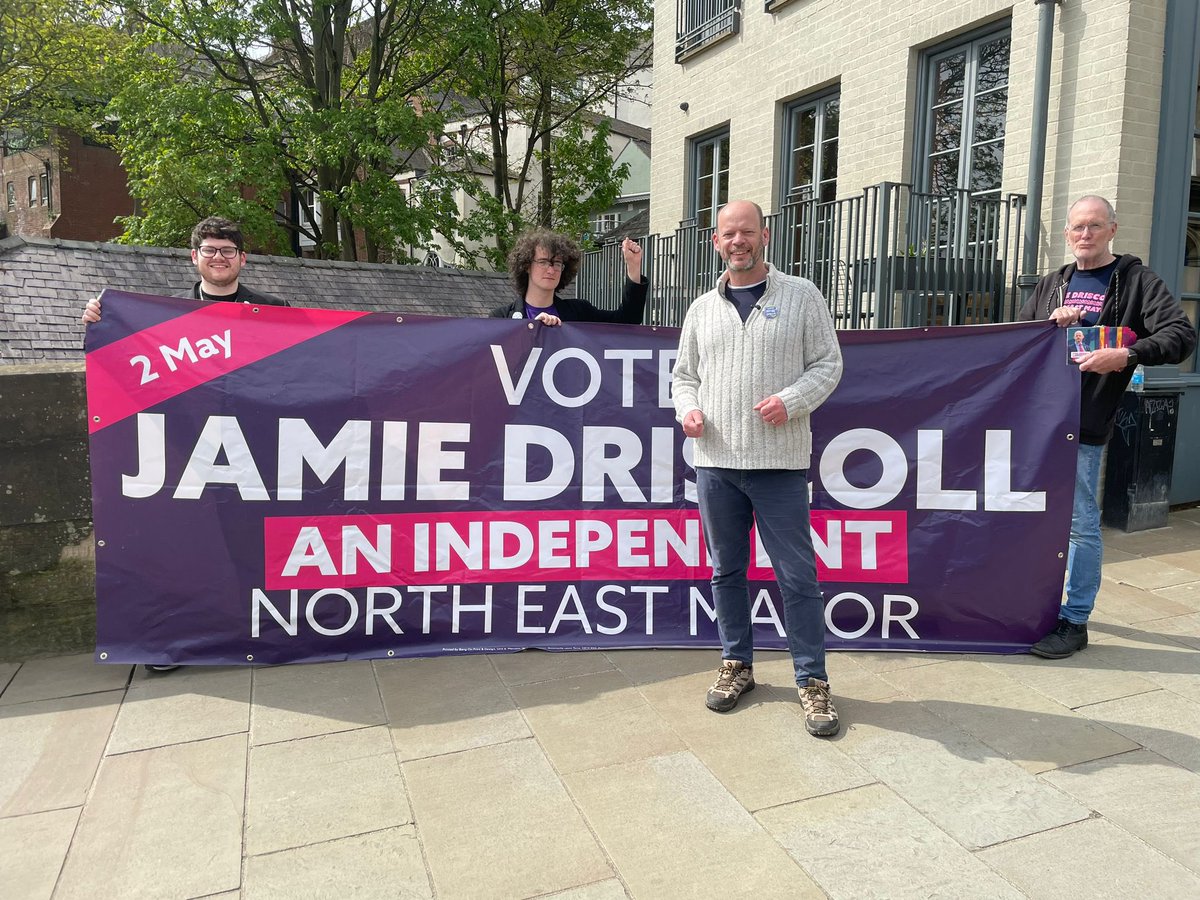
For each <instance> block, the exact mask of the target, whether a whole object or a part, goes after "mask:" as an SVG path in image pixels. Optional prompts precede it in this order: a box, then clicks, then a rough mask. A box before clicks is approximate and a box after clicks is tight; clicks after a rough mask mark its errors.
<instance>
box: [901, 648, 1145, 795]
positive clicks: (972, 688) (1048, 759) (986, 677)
mask: <svg viewBox="0 0 1200 900" xmlns="http://www.w3.org/2000/svg"><path fill="white" fill-rule="evenodd" d="M1012 668H1013V667H1011V666H1010V667H1009V668H1008V670H1007V671H1012ZM886 678H887V679H888V680H889V681H891V682H892V683H893V684H895V685H896V686H897V687H898V688H901V689H903V691H904V692H905V693H906V694H908V695H909V696H910V697H912V698H913V699H915V700H918V701H920V702H921V703H922V705H924V706H925V707H926V708H927V709H929V710H930V711H931V712H933V713H934V714H935V715H939V716H941V717H942V718H944V719H947V720H948V721H950V722H953V723H954V724H956V725H958V726H959V727H960V728H961V729H962V730H963V731H965V732H967V733H968V734H970V735H973V736H974V737H976V738H978V739H979V740H981V741H983V743H985V744H987V745H988V746H989V747H991V748H993V749H994V750H997V751H999V752H1000V754H1001V755H1002V756H1003V757H1004V758H1005V759H1010V760H1012V761H1013V762H1015V763H1017V764H1018V765H1019V766H1021V768H1023V769H1025V770H1026V771H1027V772H1033V773H1037V772H1044V771H1046V770H1048V769H1057V768H1062V767H1063V766H1069V765H1073V764H1075V763H1080V762H1084V761H1086V760H1089V759H1101V758H1103V757H1106V756H1115V755H1116V754H1118V753H1126V752H1128V751H1130V750H1136V749H1137V746H1138V745H1137V744H1135V743H1133V742H1132V741H1131V740H1129V739H1128V738H1125V737H1122V736H1121V735H1119V734H1117V733H1116V732H1115V731H1111V730H1109V729H1107V728H1105V727H1104V726H1103V725H1098V724H1096V723H1095V722H1093V721H1091V720H1090V719H1088V718H1087V717H1086V716H1082V715H1079V714H1077V713H1074V712H1073V711H1072V710H1070V709H1069V708H1067V707H1065V706H1063V705H1062V704H1060V703H1055V702H1054V701H1053V700H1050V699H1048V698H1047V697H1045V696H1044V695H1043V694H1040V693H1039V692H1037V691H1035V690H1034V689H1032V688H1030V687H1028V686H1026V685H1024V684H1022V683H1021V682H1020V681H1018V680H1015V679H1013V678H1010V677H1008V675H1007V674H1006V671H1005V670H1002V669H996V668H989V667H988V666H986V665H985V664H984V663H981V662H969V661H965V660H964V661H961V662H954V663H945V664H943V665H939V666H925V667H923V668H920V669H902V670H900V671H897V672H890V673H888V675H887V676H886Z"/></svg>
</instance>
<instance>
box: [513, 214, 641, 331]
mask: <svg viewBox="0 0 1200 900" xmlns="http://www.w3.org/2000/svg"><path fill="white" fill-rule="evenodd" d="M621 255H622V256H623V257H624V258H625V286H624V290H623V291H622V293H621V305H620V306H619V307H618V308H617V309H599V308H597V307H596V306H593V305H592V304H591V303H589V302H588V301H586V300H577V299H573V298H571V297H560V296H559V295H558V292H559V291H560V290H561V289H562V288H564V287H566V286H567V285H569V284H570V283H571V282H572V281H573V280H574V279H575V275H576V273H578V271H579V260H580V258H581V254H580V252H579V245H578V244H576V243H575V242H574V241H573V240H571V239H570V238H569V237H567V236H566V235H565V234H559V233H557V232H554V231H549V230H547V229H544V228H536V229H534V230H532V231H527V232H525V233H524V234H523V235H521V236H520V237H519V238H517V242H516V244H515V245H514V246H513V248H512V251H511V252H510V253H509V254H508V274H509V277H510V278H511V279H512V283H513V287H514V288H516V292H517V296H516V297H514V298H513V300H512V302H511V303H507V304H505V305H504V306H498V307H496V308H495V309H493V310H492V317H493V318H498V319H534V320H535V321H538V322H541V323H542V324H543V325H552V326H553V325H561V324H562V323H563V322H619V323H624V324H627V325H640V324H642V316H643V315H644V313H645V311H646V293H647V291H648V290H649V288H650V282H649V281H647V280H646V279H645V277H643V275H642V248H641V247H640V246H639V245H638V243H637V241H632V240H630V239H629V238H625V240H624V241H622V242H621Z"/></svg>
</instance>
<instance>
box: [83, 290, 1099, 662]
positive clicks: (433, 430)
mask: <svg viewBox="0 0 1200 900" xmlns="http://www.w3.org/2000/svg"><path fill="white" fill-rule="evenodd" d="M677 339H678V330H677V329H671V328H649V327H630V326H605V325H581V324H567V325H564V326H563V327H561V328H546V327H543V326H540V325H533V324H531V323H527V322H522V321H513V320H507V319H444V318H435V317H427V316H407V315H405V316H398V315H390V314H370V315H358V314H346V313H336V312H323V311H316V310H298V309H297V310H294V309H282V308H280V309H276V308H271V309H267V308H262V309H259V308H257V307H249V306H246V305H243V304H204V305H203V306H198V305H197V304H196V303H194V302H191V301H187V300H169V299H165V298H153V297H145V296H141V295H136V294H126V293H119V292H114V291H108V292H106V293H105V295H104V319H103V321H102V322H100V323H98V324H96V325H92V326H90V327H89V328H88V339H87V340H88V343H87V348H88V357H87V367H88V400H89V416H90V418H91V423H90V424H91V428H92V435H91V464H92V491H93V515H94V520H95V536H96V603H97V658H98V659H99V660H101V661H107V662H119V663H130V662H148V663H167V662H176V663H184V664H218V663H221V664H225V663H254V664H259V663H266V664H274V663H284V662H298V661H312V660H334V659H347V658H376V657H393V656H394V657H403V656H424V655H435V654H445V653H463V652H466V653H473V652H503V651H510V650H519V649H523V648H528V647H539V648H543V649H553V650H574V649H585V648H587V649H595V648H621V647H717V646H719V642H718V640H717V635H716V625H715V622H714V618H715V617H714V613H713V606H712V597H711V592H710V589H709V584H708V577H709V574H710V571H709V569H708V566H707V562H706V558H705V551H704V547H703V540H702V536H701V532H700V524H699V518H698V515H697V513H696V504H695V487H694V483H693V482H694V472H693V470H692V469H691V467H690V465H689V460H690V459H691V446H690V445H691V442H690V440H686V439H685V438H684V437H683V435H682V432H681V431H680V429H679V427H678V425H677V424H676V423H675V421H674V410H673V407H672V405H671V400H670V373H671V367H672V365H673V363H674V358H675V348H676V342H677ZM839 339H840V340H841V344H842V352H843V354H844V357H845V375H844V377H843V380H842V383H841V385H840V386H839V387H838V389H837V391H835V393H834V394H833V396H832V397H831V398H830V399H829V400H828V401H827V402H826V403H825V405H824V406H822V407H821V409H820V410H819V411H818V413H817V415H816V416H815V417H814V456H813V464H812V468H811V469H810V471H809V478H810V482H811V485H812V506H813V514H812V531H813V538H814V544H815V545H816V550H817V565H818V576H819V578H820V580H821V583H822V588H823V590H824V592H825V600H826V625H827V629H828V645H829V647H830V648H831V649H889V650H907V651H922V650H930V651H949V650H955V651H976V652H979V651H982V652H1017V651H1021V650H1024V649H1026V648H1028V646H1029V645H1030V644H1031V643H1032V642H1033V641H1035V640H1037V639H1038V638H1039V637H1040V636H1041V635H1042V634H1044V633H1045V632H1046V631H1047V630H1048V629H1049V628H1050V627H1051V626H1052V625H1053V623H1054V620H1055V617H1056V615H1057V609H1058V602H1059V596H1060V594H1061V590H1062V580H1063V571H1064V566H1065V561H1066V551H1067V536H1068V529H1069V522H1070V514H1071V496H1072V491H1073V474H1072V473H1073V471H1074V466H1075V448H1076V444H1075V438H1076V435H1075V432H1076V430H1077V428H1078V404H1079V400H1078V397H1079V387H1078V382H1079V375H1078V372H1077V371H1076V370H1075V368H1074V367H1072V366H1069V365H1067V364H1065V363H1064V362H1063V355H1062V345H1061V334H1060V333H1059V332H1058V331H1057V330H1056V329H1054V328H1053V327H1050V326H1049V325H1047V324H1042V323H1031V324H1022V325H994V326H986V327H971V328H925V329H898V330H887V331H852V332H842V333H840V334H839ZM755 546H756V554H755V557H754V560H753V564H752V568H751V571H750V577H751V579H752V583H751V595H752V607H753V610H754V618H755V628H756V644H757V646H759V647H762V648H782V647H785V646H786V641H785V640H784V638H783V633H782V625H781V621H782V607H781V606H780V604H779V602H778V594H777V591H776V585H775V582H774V579H773V577H772V572H771V568H770V561H769V559H767V557H766V555H765V554H764V553H763V552H762V550H761V547H758V545H757V541H756V545H755Z"/></svg>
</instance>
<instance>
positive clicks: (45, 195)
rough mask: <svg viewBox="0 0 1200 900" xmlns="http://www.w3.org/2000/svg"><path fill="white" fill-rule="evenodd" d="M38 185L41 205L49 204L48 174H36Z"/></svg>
mask: <svg viewBox="0 0 1200 900" xmlns="http://www.w3.org/2000/svg"><path fill="white" fill-rule="evenodd" d="M38 186H39V187H40V188H41V191H42V206H48V205H49V204H50V174H49V173H48V172H43V173H42V174H41V175H39V176H38Z"/></svg>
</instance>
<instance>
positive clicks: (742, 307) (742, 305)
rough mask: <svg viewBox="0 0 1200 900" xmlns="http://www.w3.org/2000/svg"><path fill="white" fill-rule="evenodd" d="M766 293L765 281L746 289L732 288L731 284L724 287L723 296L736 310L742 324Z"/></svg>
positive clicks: (748, 286)
mask: <svg viewBox="0 0 1200 900" xmlns="http://www.w3.org/2000/svg"><path fill="white" fill-rule="evenodd" d="M766 292H767V282H766V281H760V282H759V283H758V284H751V285H747V286H746V287H734V286H733V285H731V284H726V285H725V296H726V298H727V299H728V300H729V301H730V302H732V303H733V305H734V306H735V307H736V308H737V311H738V315H739V316H741V317H742V321H743V322H745V321H746V320H747V319H748V318H750V312H751V311H752V310H753V309H754V307H755V305H756V304H757V303H758V301H759V300H761V299H762V295H763V294H765V293H766Z"/></svg>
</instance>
